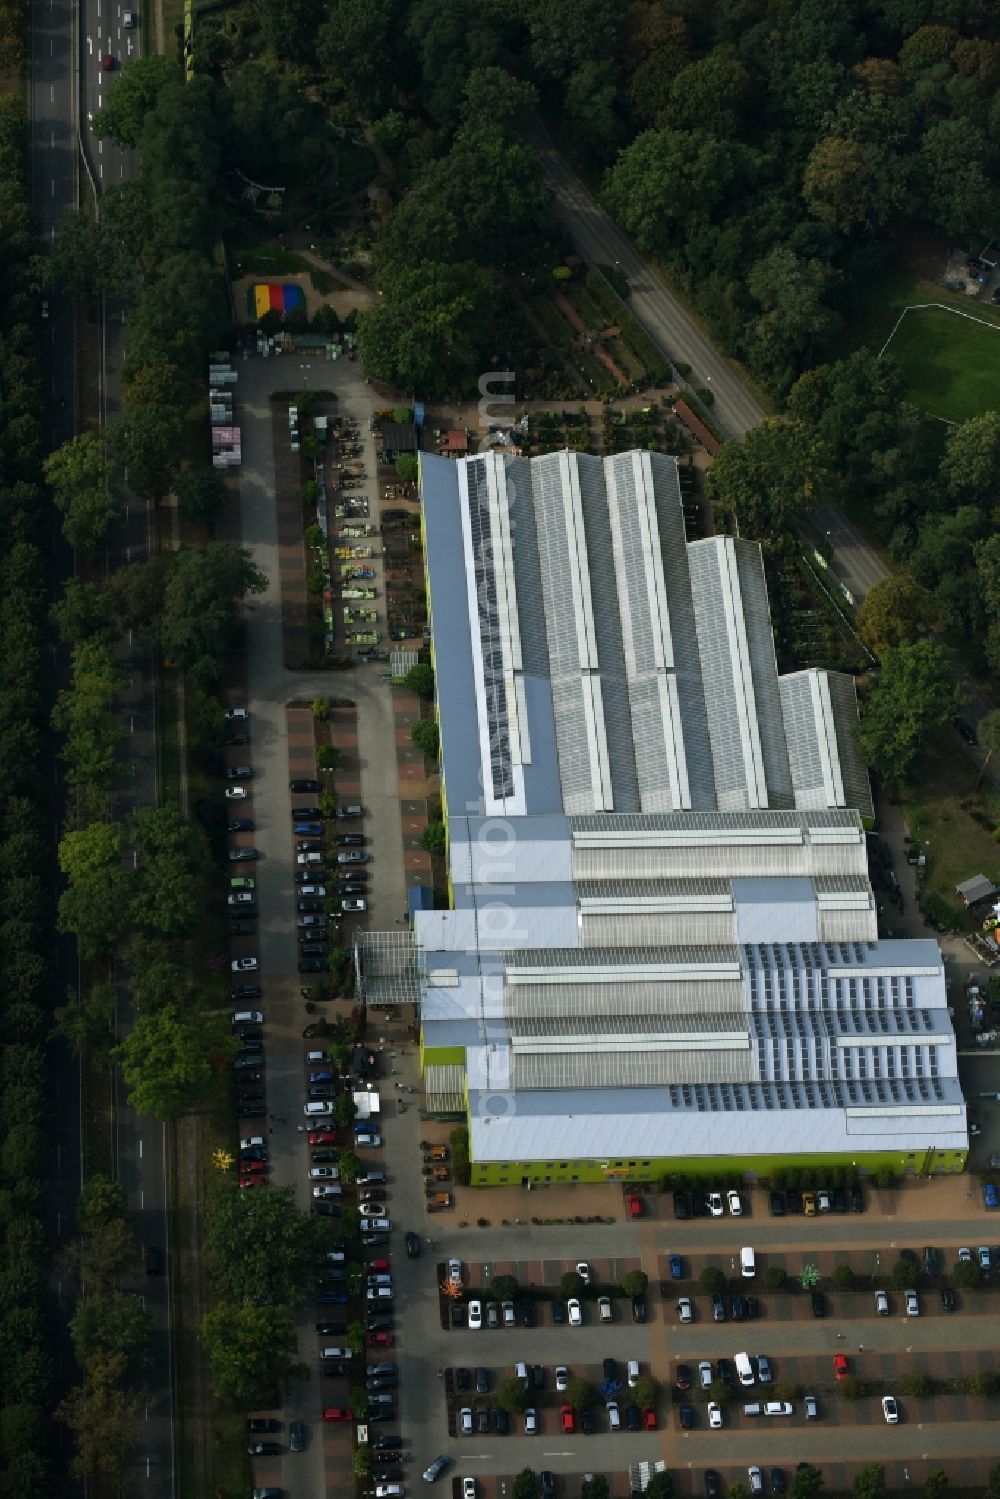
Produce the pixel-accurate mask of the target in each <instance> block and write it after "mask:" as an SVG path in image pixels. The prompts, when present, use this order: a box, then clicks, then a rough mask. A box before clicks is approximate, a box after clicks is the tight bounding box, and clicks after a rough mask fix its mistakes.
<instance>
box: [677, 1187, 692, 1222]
mask: <svg viewBox="0 0 1000 1499" xmlns="http://www.w3.org/2000/svg"><path fill="white" fill-rule="evenodd" d="M690 1216H691V1199H690V1198H689V1197H688V1195H687V1193H686V1192H675V1193H674V1217H675V1218H690Z"/></svg>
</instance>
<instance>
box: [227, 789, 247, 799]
mask: <svg viewBox="0 0 1000 1499" xmlns="http://www.w3.org/2000/svg"><path fill="white" fill-rule="evenodd" d="M249 795H250V793H249V791H248V790H247V788H246V787H245V786H227V787H226V801H227V802H245V801H246V799H247V797H248V796H249Z"/></svg>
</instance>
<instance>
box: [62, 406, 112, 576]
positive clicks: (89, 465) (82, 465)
mask: <svg viewBox="0 0 1000 1499" xmlns="http://www.w3.org/2000/svg"><path fill="white" fill-rule="evenodd" d="M111 474H112V466H111V463H110V461H109V459H108V457H107V453H106V450H105V444H104V437H103V435H102V434H101V433H99V432H81V433H80V434H79V436H77V437H74V438H71V439H70V441H69V442H65V443H63V445H62V447H61V448H57V449H56V450H55V452H54V453H51V454H50V455H49V457H48V458H47V459H46V460H45V477H46V479H47V480H48V482H49V483H50V484H51V485H52V498H53V500H54V501H55V504H56V508H57V509H58V510H59V511H60V512H61V513H62V516H63V535H64V536H65V537H66V540H67V541H68V542H69V544H70V546H75V547H81V548H83V550H84V551H93V550H94V549H95V548H97V547H99V546H101V545H102V543H103V542H104V540H105V539H106V537H107V534H108V531H109V529H110V527H111V523H112V521H113V520H114V518H115V516H116V515H117V514H118V501H117V499H116V497H115V495H114V494H113V492H112V489H111Z"/></svg>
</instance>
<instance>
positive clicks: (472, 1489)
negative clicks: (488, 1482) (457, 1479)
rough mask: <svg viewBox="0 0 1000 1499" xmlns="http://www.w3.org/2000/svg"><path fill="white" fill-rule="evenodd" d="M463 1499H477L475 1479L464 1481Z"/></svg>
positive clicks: (464, 1479) (465, 1479)
mask: <svg viewBox="0 0 1000 1499" xmlns="http://www.w3.org/2000/svg"><path fill="white" fill-rule="evenodd" d="M462 1499H476V1480H475V1479H474V1478H463V1479H462Z"/></svg>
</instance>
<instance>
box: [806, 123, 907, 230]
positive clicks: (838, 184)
mask: <svg viewBox="0 0 1000 1499" xmlns="http://www.w3.org/2000/svg"><path fill="white" fill-rule="evenodd" d="M906 178H907V173H906V170H905V166H904V163H903V161H902V160H901V158H900V157H899V156H897V155H896V153H895V152H894V151H892V150H891V149H886V148H885V146H884V145H883V147H882V149H879V147H878V146H877V145H876V144H875V143H871V144H870V143H868V142H867V141H862V140H849V139H846V138H845V137H844V136H841V135H828V136H825V137H824V138H823V139H822V140H819V141H817V143H816V145H815V146H814V147H813V149H812V151H811V152H810V153H809V159H808V161H807V162H806V166H805V171H804V173H803V176H802V195H803V197H804V198H805V200H806V203H807V204H808V205H809V208H810V209H811V210H812V212H813V213H814V214H815V215H816V217H817V218H818V219H819V220H820V222H821V223H823V224H827V225H828V226H829V227H830V228H831V229H836V230H837V231H838V232H839V233H841V234H845V235H846V234H852V233H853V232H854V231H855V230H861V231H862V232H864V233H866V234H872V233H874V232H875V231H876V230H878V229H881V228H883V227H884V225H885V224H886V223H887V222H888V220H889V219H890V218H891V217H892V215H893V214H894V213H896V212H897V211H898V210H899V209H900V208H901V207H902V206H903V204H904V202H905V196H906V189H907V182H906Z"/></svg>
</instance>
